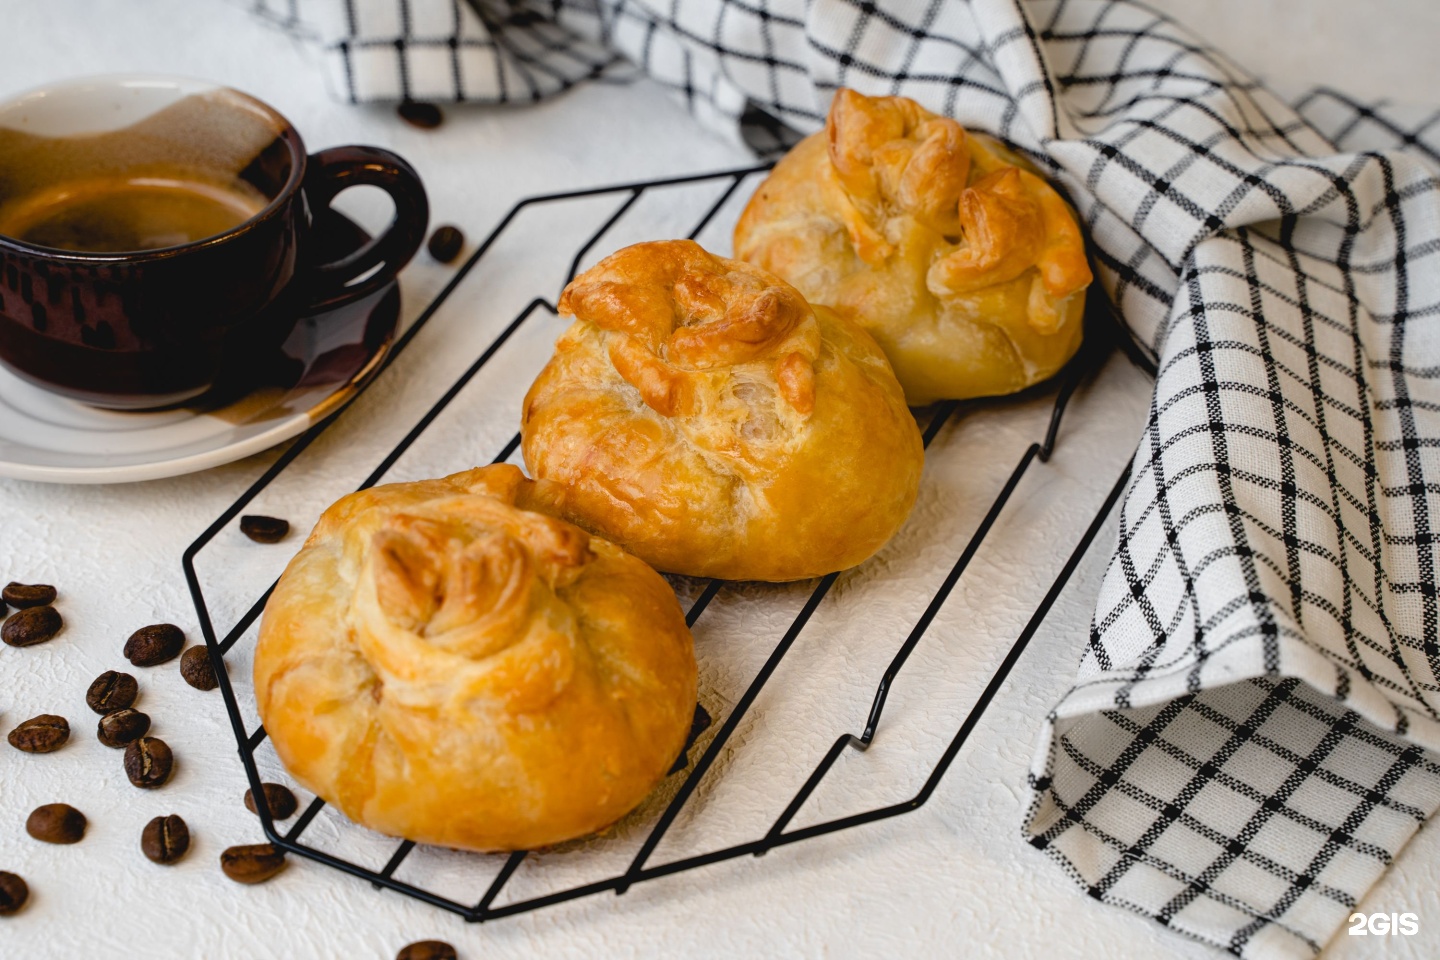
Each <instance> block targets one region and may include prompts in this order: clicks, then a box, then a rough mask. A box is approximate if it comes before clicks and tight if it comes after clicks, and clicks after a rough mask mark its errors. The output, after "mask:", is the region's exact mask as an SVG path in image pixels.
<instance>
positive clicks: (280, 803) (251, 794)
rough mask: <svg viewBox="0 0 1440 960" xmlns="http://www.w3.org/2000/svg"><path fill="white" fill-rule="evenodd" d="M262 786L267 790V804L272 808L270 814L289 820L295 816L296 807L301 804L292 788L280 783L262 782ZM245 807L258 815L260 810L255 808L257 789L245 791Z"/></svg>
mask: <svg viewBox="0 0 1440 960" xmlns="http://www.w3.org/2000/svg"><path fill="white" fill-rule="evenodd" d="M260 786H261V788H263V789H264V791H265V805H266V806H268V807H269V808H270V816H271V817H272V818H274V819H276V820H289V819H290V818H291V817H293V816H295V811H296V809H297V808H298V807H299V806H300V804H299V803H298V802H297V801H296V800H295V794H293V793H291V792H290V788H289V787H287V786H284V785H283V784H279V783H262V784H260ZM245 809H246V810H249V811H250V812H251V813H253V814H255V815H256V816H259V815H260V811H259V810H256V809H255V791H254V790H246V791H245Z"/></svg>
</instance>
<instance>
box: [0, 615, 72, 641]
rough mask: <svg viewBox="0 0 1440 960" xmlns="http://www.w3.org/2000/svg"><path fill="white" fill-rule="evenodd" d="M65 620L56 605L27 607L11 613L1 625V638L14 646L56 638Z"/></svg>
mask: <svg viewBox="0 0 1440 960" xmlns="http://www.w3.org/2000/svg"><path fill="white" fill-rule="evenodd" d="M64 625H65V621H64V620H62V619H61V618H60V611H59V610H56V609H55V608H54V607H26V608H25V609H24V610H17V611H15V612H14V613H12V614H10V617H9V618H8V619H7V620H6V621H5V626H3V627H0V640H4V641H5V642H6V643H8V644H10V646H12V647H31V646H34V645H35V644H37V643H44V642H45V641H46V640H51V639H54V637H55V634H57V633H59V632H60V628H61V627H62V626H64Z"/></svg>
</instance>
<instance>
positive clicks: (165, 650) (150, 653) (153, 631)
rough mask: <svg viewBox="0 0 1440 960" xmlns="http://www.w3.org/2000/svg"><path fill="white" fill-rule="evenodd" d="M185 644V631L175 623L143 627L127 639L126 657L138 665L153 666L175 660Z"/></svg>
mask: <svg viewBox="0 0 1440 960" xmlns="http://www.w3.org/2000/svg"><path fill="white" fill-rule="evenodd" d="M184 646H185V633H184V631H182V630H181V629H180V628H179V627H177V626H175V624H173V623H155V624H151V625H150V626H148V627H141V628H140V629H139V630H136V631H135V632H134V633H132V634H130V639H129V640H126V641H125V659H126V660H129V661H130V662H131V663H133V664H135V666H137V667H153V666H156V665H157V664H161V663H164V662H165V661H167V660H174V659H175V658H176V657H178V656H179V655H180V649H181V648H182V647H184Z"/></svg>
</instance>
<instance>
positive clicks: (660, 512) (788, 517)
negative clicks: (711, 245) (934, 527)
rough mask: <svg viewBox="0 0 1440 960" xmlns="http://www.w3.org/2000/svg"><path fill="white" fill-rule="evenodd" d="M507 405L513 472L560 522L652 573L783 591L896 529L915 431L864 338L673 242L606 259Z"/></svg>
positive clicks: (575, 291)
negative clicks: (778, 585) (513, 415)
mask: <svg viewBox="0 0 1440 960" xmlns="http://www.w3.org/2000/svg"><path fill="white" fill-rule="evenodd" d="M560 312H561V313H563V314H567V315H571V314H573V315H574V317H575V322H574V323H573V324H571V326H570V329H568V330H567V331H565V333H564V334H563V335H562V336H561V337H560V339H559V340H558V341H557V342H556V344H555V356H554V357H552V358H551V360H550V362H549V364H547V365H546V367H545V369H544V370H543V371H542V372H541V373H540V376H539V378H538V379H537V380H536V381H535V383H534V385H533V386H532V387H531V388H530V393H529V395H527V396H526V398H525V407H524V416H523V420H522V426H521V434H522V436H523V450H524V454H525V463H526V464H527V465H528V466H529V468H530V470H531V472H532V473H533V474H534V475H535V476H536V477H537V478H546V479H550V480H554V481H558V483H559V484H560V485H561V486H562V487H563V490H564V495H563V499H562V501H561V503H560V510H561V512H562V515H563V516H565V517H566V518H567V519H570V520H573V521H574V522H575V523H578V524H579V525H580V526H582V527H585V528H586V529H587V530H590V531H591V532H593V533H596V534H598V535H600V536H603V537H605V538H606V539H609V540H612V541H614V542H615V543H618V544H620V545H621V546H623V547H625V549H627V550H629V551H630V552H632V553H634V554H635V555H636V556H638V557H640V558H641V559H642V560H646V561H648V562H649V563H651V564H653V565H654V566H655V567H657V568H659V569H661V570H667V571H670V572H673V573H684V574H691V575H694V576H706V577H722V578H725V579H732V580H798V579H801V578H804V577H813V576H819V575H821V574H826V573H830V572H831V571H834V570H840V569H843V568H845V567H849V566H853V565H855V564H857V563H859V562H860V561H862V560H864V559H865V558H866V557H868V556H870V555H871V554H872V553H874V552H875V551H876V550H878V549H880V547H881V545H882V544H884V543H885V541H887V540H889V539H890V537H891V535H892V534H894V533H895V531H896V530H897V529H899V527H900V524H901V523H903V522H904V520H905V517H906V515H907V514H908V513H909V512H910V507H911V506H912V505H913V504H914V502H915V493H916V490H917V488H918V486H919V483H920V468H921V466H922V461H923V457H924V454H923V450H922V448H921V442H920V433H919V430H918V429H917V428H916V426H915V419H914V418H913V417H912V416H911V415H910V411H909V410H908V409H906V407H905V400H904V397H903V395H902V393H901V390H900V385H899V384H898V383H896V381H895V375H894V374H893V373H892V372H891V371H890V365H889V364H888V363H887V362H886V361H885V355H884V354H883V353H881V351H880V348H879V347H878V346H876V344H875V341H874V340H872V339H871V338H870V336H869V335H868V334H866V333H865V331H864V330H861V329H860V328H859V327H858V326H856V325H855V324H853V323H851V322H850V321H848V320H844V319H842V318H841V317H839V316H836V315H835V313H834V312H832V311H830V310H826V309H824V308H823V307H821V308H815V309H812V308H811V307H810V305H809V304H807V303H806V302H805V300H804V298H803V297H801V296H800V294H799V293H797V292H796V291H795V289H794V288H793V287H791V286H790V285H789V284H787V283H785V282H784V281H782V280H779V279H777V278H776V277H774V276H771V275H770V274H768V273H766V272H765V271H763V270H759V269H757V268H755V267H753V266H751V265H749V264H746V263H741V262H739V261H737V260H725V259H722V258H720V257H716V256H712V255H711V254H709V253H707V252H705V250H703V249H701V247H700V246H699V245H698V244H696V243H693V242H691V241H689V240H674V241H665V242H658V243H640V244H636V245H635V246H632V247H627V248H626V249H624V250H621V251H619V252H618V253H615V254H612V255H611V256H609V257H606V258H605V259H604V260H602V261H601V262H600V263H599V264H597V265H596V266H595V267H593V268H592V269H590V270H589V271H587V272H585V273H584V274H582V275H581V276H579V277H577V278H576V279H575V281H574V282H573V283H571V284H570V286H569V287H567V288H566V290H565V293H564V295H563V296H562V297H561V298H560Z"/></svg>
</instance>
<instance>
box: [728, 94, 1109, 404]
mask: <svg viewBox="0 0 1440 960" xmlns="http://www.w3.org/2000/svg"><path fill="white" fill-rule="evenodd" d="M735 252H736V255H737V256H738V257H739V258H740V259H742V260H746V261H748V262H750V263H754V264H756V265H757V266H760V267H763V268H764V269H766V270H769V271H770V272H772V273H775V274H777V275H778V276H780V277H782V278H784V279H785V280H788V281H789V282H790V283H791V284H793V285H794V286H795V287H796V288H797V289H798V290H799V291H800V292H801V294H803V295H804V296H805V298H806V299H808V300H809V301H810V302H811V303H813V304H824V305H826V306H829V307H832V308H834V309H836V310H837V311H839V312H840V313H842V314H844V315H846V316H848V317H851V318H853V319H854V320H856V321H857V322H858V323H859V324H860V325H861V326H863V327H864V328H865V329H866V330H867V331H869V332H870V333H871V334H872V335H874V337H875V339H876V340H877V341H878V342H879V343H880V346H881V347H882V348H883V349H884V351H885V354H886V356H888V357H889V359H890V362H891V363H892V364H893V365H894V368H895V374H896V376H897V377H898V378H899V380H900V383H901V385H902V386H903V387H904V388H905V396H906V399H907V400H908V401H909V402H910V403H911V404H913V405H920V404H925V403H930V402H932V401H935V400H938V399H942V398H951V399H964V398H967V397H976V396H990V395H998V394H1005V393H1013V392H1014V391H1016V390H1020V389H1023V388H1025V387H1027V386H1029V385H1031V384H1033V383H1037V382H1039V381H1040V380H1043V379H1045V378H1047V377H1049V376H1051V375H1053V374H1054V373H1055V372H1056V371H1058V370H1059V369H1060V368H1061V367H1062V366H1064V364H1065V362H1066V361H1067V360H1069V359H1070V357H1072V356H1073V355H1074V354H1075V351H1076V350H1078V349H1079V346H1080V338H1081V333H1082V326H1083V323H1082V318H1083V314H1084V301H1085V289H1086V287H1088V286H1089V284H1090V282H1091V279H1092V277H1091V272H1090V267H1089V264H1088V263H1087V261H1086V259H1085V247H1084V240H1083V238H1082V236H1081V233H1080V228H1079V226H1078V224H1077V223H1076V221H1075V215H1074V213H1073V211H1071V209H1070V207H1069V206H1068V205H1067V204H1066V203H1065V201H1064V200H1063V199H1062V198H1061V197H1060V195H1059V194H1058V193H1056V192H1055V190H1054V189H1053V188H1052V187H1051V186H1050V185H1049V184H1047V183H1046V182H1045V181H1044V180H1042V179H1041V178H1040V177H1038V176H1036V175H1035V172H1034V170H1033V168H1031V167H1030V165H1029V164H1028V163H1026V162H1025V161H1024V160H1023V159H1022V158H1020V157H1019V156H1017V155H1016V154H1014V153H1013V152H1011V151H1009V150H1007V149H1005V148H1004V147H1003V146H1001V145H1000V144H999V143H997V142H996V141H994V140H992V139H990V138H989V137H985V136H983V135H980V134H973V133H967V132H966V131H965V130H964V128H962V127H961V126H960V125H959V124H958V123H956V122H955V121H954V120H950V119H948V118H946V117H941V116H937V115H936V114H933V113H931V112H929V111H928V110H926V109H924V108H923V107H921V106H920V105H919V104H917V103H915V102H914V101H913V100H908V99H906V98H904V97H866V96H864V95H862V94H859V93H856V92H855V91H853V90H841V91H840V92H839V93H837V94H836V95H835V99H834V101H833V102H832V104H831V107H830V113H829V115H828V117H827V119H826V123H825V130H824V131H823V132H822V133H817V134H815V135H813V136H810V137H807V138H806V139H805V140H803V141H801V142H800V143H799V144H798V145H797V146H796V147H795V148H794V149H793V150H791V151H790V153H789V154H787V155H786V156H785V157H784V158H783V159H782V160H781V161H780V162H779V163H778V164H777V165H776V167H775V169H774V171H772V172H771V174H770V176H769V177H768V178H767V179H766V180H765V181H764V182H763V183H762V184H761V185H760V187H759V189H757V190H756V192H755V195H754V196H753V197H752V198H751V199H750V202H749V204H748V205H747V206H746V208H745V211H744V213H743V214H742V215H741V217H740V220H739V223H738V224H737V225H736V227H735Z"/></svg>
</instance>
